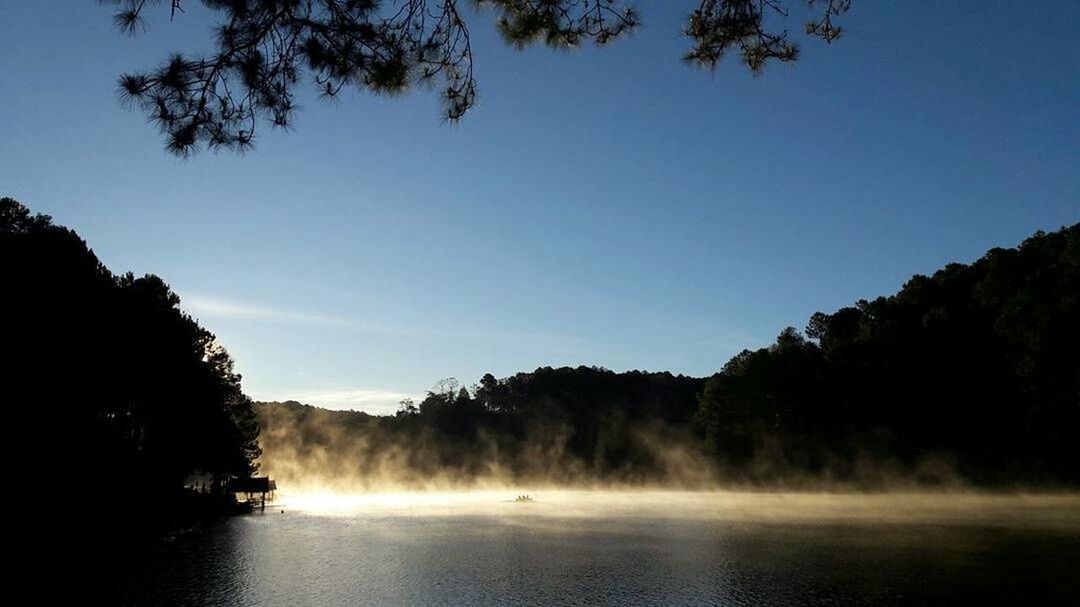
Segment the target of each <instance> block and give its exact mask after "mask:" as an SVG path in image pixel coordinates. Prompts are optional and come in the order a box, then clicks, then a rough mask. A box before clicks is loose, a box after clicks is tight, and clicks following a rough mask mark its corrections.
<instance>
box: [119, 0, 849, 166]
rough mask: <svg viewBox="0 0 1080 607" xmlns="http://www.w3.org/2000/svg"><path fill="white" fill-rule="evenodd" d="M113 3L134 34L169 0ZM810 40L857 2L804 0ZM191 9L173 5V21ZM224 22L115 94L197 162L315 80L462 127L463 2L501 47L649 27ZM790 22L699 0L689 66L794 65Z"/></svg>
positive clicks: (611, 17)
mask: <svg viewBox="0 0 1080 607" xmlns="http://www.w3.org/2000/svg"><path fill="white" fill-rule="evenodd" d="M98 1H99V2H101V3H102V4H108V5H113V6H115V7H116V12H115V14H114V16H113V20H114V22H115V24H116V25H117V27H118V28H119V29H120V30H121V31H123V32H125V33H128V34H136V33H138V32H140V31H144V30H145V29H146V27H147V25H146V24H147V21H146V18H145V13H146V11H147V9H148V8H150V7H153V6H156V5H161V4H162V3H161V1H160V0H98ZM806 1H807V5H808V7H809V9H810V11H811V14H812V18H811V19H810V20H809V21H808V22H807V23H806V24H805V28H804V30H805V33H806V34H808V35H809V36H811V37H817V38H820V39H822V40H824V41H825V42H829V43H831V42H833V41H835V40H836V39H837V38H839V37H840V34H841V31H842V30H841V28H840V27H839V26H837V25H836V24H834V22H833V19H834V18H836V17H838V16H840V15H842V14H844V13H845V12H847V11H848V9H849V8H850V7H851V0H806ZM188 4H189V3H187V2H184V1H183V0H170V2H169V9H170V11H171V17H172V18H178V17H179V16H180V14H181V13H183V12H184V11H185V7H186V6H187V5H188ZM202 4H203V5H204V6H205V8H206V9H208V10H211V11H214V12H216V13H218V14H220V15H221V18H220V20H219V24H218V25H217V27H216V28H215V30H214V37H215V44H216V50H215V51H214V52H213V53H212V54H209V55H206V56H193V55H187V54H183V53H179V52H177V53H173V54H172V55H171V56H170V57H169V58H168V59H167V60H165V61H164V62H162V63H161V64H160V65H158V66H157V67H156V68H153V69H150V70H146V71H142V72H132V73H128V74H124V75H123V76H121V77H120V78H119V92H120V95H121V97H122V99H124V100H125V101H126V102H127V103H129V104H131V105H132V106H134V107H136V108H138V109H139V110H141V111H142V112H144V113H145V114H146V115H147V116H148V117H149V118H150V119H151V121H152V122H153V123H154V124H156V125H157V126H158V128H159V129H160V130H161V132H162V134H163V135H164V136H165V139H166V148H167V149H168V150H169V151H170V152H172V153H174V154H177V155H181V156H187V155H190V154H192V153H194V152H196V151H197V150H199V149H200V148H202V147H206V148H211V149H214V148H227V149H232V150H238V151H243V150H246V149H249V148H250V147H251V146H252V145H253V144H254V141H255V134H256V131H257V130H258V127H259V123H260V122H262V121H267V122H269V123H270V124H271V125H272V126H273V127H277V128H287V127H289V126H290V125H291V124H292V121H293V117H294V114H295V112H296V109H297V103H296V89H297V87H298V86H299V85H300V82H301V80H302V79H305V77H308V78H310V79H311V80H312V81H313V83H314V86H315V87H316V88H317V90H318V92H319V94H320V96H322V97H324V98H334V97H336V96H337V95H338V94H339V93H340V92H341V90H342V89H343V88H345V87H346V86H352V87H356V88H358V89H360V90H366V91H370V92H372V93H376V94H388V95H396V94H402V93H405V92H406V91H408V90H409V89H410V88H411V87H413V86H415V85H437V86H438V90H439V94H440V96H441V97H442V102H443V113H444V115H445V117H446V118H447V119H448V120H451V121H455V120H458V119H460V118H461V117H462V116H464V115H465V113H466V112H468V111H469V109H470V108H472V106H473V105H474V103H475V101H476V90H477V84H476V78H475V77H474V70H473V51H472V45H471V42H470V40H471V36H470V31H469V26H468V23H467V22H466V19H465V18H464V17H463V16H462V8H463V6H462V5H464V4H471V5H474V6H475V7H476V8H478V9H480V10H490V11H493V12H495V13H496V15H497V17H496V26H497V28H498V30H499V32H500V33H501V34H502V36H503V38H504V40H505V41H506V42H507V43H508V44H510V45H512V46H514V47H516V48H519V49H520V48H524V47H527V46H529V45H532V44H535V43H541V42H542V43H544V44H546V45H548V46H552V47H561V48H566V47H575V46H579V45H581V44H582V43H585V42H592V43H594V44H596V45H597V46H603V45H605V44H608V43H609V42H612V41H613V40H616V39H618V38H620V37H622V36H623V35H624V34H626V33H627V32H630V31H632V30H633V29H635V28H636V27H638V26H639V25H640V24H641V19H640V17H639V15H638V11H637V9H636V8H634V7H633V6H632V5H631V3H628V2H625V1H623V0H397V1H394V2H379V1H378V0H202ZM788 16H789V8H788V3H787V2H785V0H700V1H699V2H698V5H697V7H696V8H695V9H693V11H692V12H691V13H690V14H689V16H688V17H687V20H686V23H685V25H684V26H683V29H682V33H683V35H685V36H686V37H688V38H690V40H691V47H690V49H689V50H688V51H687V52H686V54H685V55H684V59H685V61H687V62H688V63H691V64H695V65H699V66H703V67H707V68H715V67H716V65H718V64H719V63H720V61H721V60H722V59H723V58H724V57H725V56H726V55H727V54H729V53H730V52H737V53H739V55H740V57H741V59H742V61H743V63H744V64H745V65H746V66H747V67H748V68H749V69H750V70H751V71H753V72H754V73H760V72H761V71H762V69H763V68H764V67H765V65H766V64H767V63H769V62H770V61H781V62H790V61H794V60H795V59H796V58H797V57H798V50H799V49H798V46H797V44H796V43H795V42H793V41H792V40H791V38H790V37H789V35H788V31H787V30H786V29H778V28H777V27H776V26H777V25H778V24H776V23H773V21H775V20H782V19H783V18H786V17H788Z"/></svg>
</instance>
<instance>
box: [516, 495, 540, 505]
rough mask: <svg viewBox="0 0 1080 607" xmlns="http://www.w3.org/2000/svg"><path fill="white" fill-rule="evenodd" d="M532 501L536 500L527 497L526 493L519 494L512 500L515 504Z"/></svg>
mask: <svg viewBox="0 0 1080 607" xmlns="http://www.w3.org/2000/svg"><path fill="white" fill-rule="evenodd" d="M534 501H536V500H534V499H533V498H531V497H529V496H528V495H519V496H517V499H515V500H514V503H515V504H527V503H529V502H534Z"/></svg>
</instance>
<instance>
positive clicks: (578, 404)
mask: <svg viewBox="0 0 1080 607" xmlns="http://www.w3.org/2000/svg"><path fill="white" fill-rule="evenodd" d="M703 386H704V380H702V379H695V378H690V377H684V376H680V375H672V374H670V373H643V372H637V371H632V372H629V373H614V372H612V371H610V370H607V369H602V368H598V367H578V368H568V367H564V368H558V369H553V368H551V367H544V368H540V369H537V370H536V371H533V372H532V373H518V374H516V375H513V376H511V377H509V378H506V379H502V380H497V379H495V377H493V376H492V375H491V374H487V375H485V376H484V377H483V378H482V379H481V380H480V383H479V384H477V385H475V386H473V387H472V390H471V391H470V390H469V389H467V388H465V387H461V386H459V385H458V384H457V382H456V381H454V380H444V381H442V382H440V383H439V385H438V386H436V387H435V388H434V389H432V390H431V391H429V392H428V394H427V396H426V397H425V398H424V399H423V400H422V401H421V402H420V403H419V404H416V403H413V402H412V401H409V400H407V401H403V402H402V405H401V408H400V409H399V411H398V412H397V414H396V415H393V416H372V415H368V414H366V413H362V412H354V411H327V410H325V409H319V408H316V407H311V406H306V405H302V404H300V403H297V402H295V401H289V402H285V403H258V404H257V407H256V410H257V411H258V413H259V419H260V422H261V424H263V425H264V427H265V429H266V431H265V432H264V435H263V438H262V441H263V446H264V449H265V455H264V459H263V461H264V462H265V464H266V466H267V468H268V469H270V470H273V471H274V474H275V475H279V476H282V478H288V479H296V480H298V481H302V480H304V478H305V477H308V476H312V477H317V478H319V479H327V480H330V481H331V482H344V483H347V484H351V485H353V486H370V487H378V486H380V485H381V484H389V485H407V486H425V485H430V484H433V483H434V484H438V483H447V484H454V483H464V484H470V483H472V482H476V481H479V482H483V481H485V480H510V479H515V480H521V481H539V482H590V481H596V480H606V481H611V482H633V483H646V482H661V481H666V480H669V477H670V474H669V472H670V467H671V465H672V464H671V461H670V458H669V454H668V453H666V452H665V449H666V447H664V446H663V444H664V443H677V444H688V443H689V441H692V440H693V439H692V437H690V436H688V435H686V433H685V431H686V430H687V429H688V428H689V427H690V423H691V421H692V419H693V417H694V412H695V410H696V400H695V395H696V394H697V393H698V392H700V391H701V389H702V387H703Z"/></svg>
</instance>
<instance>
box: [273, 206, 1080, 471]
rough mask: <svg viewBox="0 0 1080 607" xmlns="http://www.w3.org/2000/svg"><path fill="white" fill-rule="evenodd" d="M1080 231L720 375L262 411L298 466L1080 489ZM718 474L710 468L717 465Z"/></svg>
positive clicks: (277, 451)
mask: <svg viewBox="0 0 1080 607" xmlns="http://www.w3.org/2000/svg"><path fill="white" fill-rule="evenodd" d="M1078 300H1080V225H1074V226H1071V227H1068V228H1063V229H1062V230H1060V231H1058V232H1054V233H1051V234H1044V233H1041V232H1040V233H1037V234H1035V235H1034V236H1032V237H1031V238H1029V239H1027V240H1026V241H1024V242H1023V243H1022V244H1021V245H1020V247H1019V248H1016V249H993V250H991V251H989V252H988V253H987V254H986V255H985V256H984V257H983V258H981V259H979V260H978V261H976V262H975V263H973V264H959V263H954V264H949V265H948V266H946V267H945V268H943V269H941V270H940V271H938V272H936V273H935V274H934V275H932V276H929V277H928V276H915V277H913V278H912V279H911V280H909V281H908V282H907V284H905V285H904V286H903V288H902V289H901V290H900V292H899V293H897V294H895V295H892V296H889V297H879V298H877V299H875V300H873V301H866V300H861V301H859V302H857V303H856V304H855V305H854V306H851V307H846V308H843V309H840V310H838V311H836V312H834V313H832V314H824V313H817V314H814V315H813V316H812V317H811V319H810V322H809V324H808V326H807V328H806V331H805V333H800V332H799V331H797V330H796V329H794V328H787V329H785V330H784V331H783V332H781V334H780V335H779V337H777V339H776V342H775V343H773V344H772V345H770V346H768V347H766V348H761V349H759V350H755V351H751V350H745V351H743V352H741V353H739V354H738V355H736V356H735V357H734V358H732V359H731V360H730V361H728V363H727V364H726V365H724V367H723V369H722V370H721V371H720V372H719V373H717V374H716V375H714V376H712V377H710V378H708V379H695V378H690V377H683V376H674V375H671V374H670V373H644V372H639V371H633V372H629V373H614V372H612V371H609V370H606V369H601V368H596V367H578V368H576V369H573V368H559V369H553V368H550V367H545V368H540V369H537V370H536V371H534V372H531V373H518V374H516V375H513V376H511V377H508V378H505V379H496V378H495V377H494V376H492V375H491V374H487V375H485V376H484V377H483V378H481V380H480V382H479V383H478V384H477V385H475V386H473V387H472V389H471V390H469V389H466V388H463V387H461V386H459V385H458V384H457V382H456V381H453V380H444V381H442V382H440V384H439V385H437V386H436V387H435V388H433V389H432V390H431V391H430V392H428V394H427V396H426V398H424V399H423V400H422V401H421V402H420V403H419V404H417V403H414V402H412V401H404V402H403V403H402V405H401V408H400V410H399V411H398V413H397V414H396V415H395V416H370V415H367V414H364V413H357V412H335V411H325V410H322V409H317V408H314V407H308V406H303V405H301V404H299V403H296V402H289V403H264V404H260V405H259V407H258V408H257V410H258V412H259V416H260V419H261V421H262V424H263V426H264V428H265V433H264V441H263V446H264V448H265V449H266V454H265V457H264V461H265V462H266V463H267V465H268V467H269V468H271V469H273V470H275V472H276V473H281V472H282V471H288V472H289V473H291V475H293V476H294V477H296V478H303V477H304V475H305V474H309V473H313V474H321V475H326V476H329V477H332V478H350V479H355V480H358V481H359V483H360V484H365V483H367V482H370V483H372V484H378V483H379V482H383V481H387V482H404V483H405V484H424V483H425V482H427V481H430V480H431V479H433V478H442V479H443V480H448V481H455V480H457V481H460V480H465V481H469V480H471V479H478V478H479V479H483V478H485V477H487V476H491V477H500V478H503V479H506V478H512V479H518V480H543V481H609V482H640V483H648V482H673V483H675V484H679V483H698V482H702V481H705V482H708V481H711V480H736V481H743V482H751V483H756V482H784V483H791V484H797V483H807V484H809V483H819V482H821V481H836V482H840V483H852V484H855V485H858V486H863V487H885V486H889V485H890V484H892V483H894V482H897V481H903V482H915V483H920V484H928V485H933V484H943V483H949V482H952V481H953V480H955V479H958V478H962V479H964V480H965V481H968V482H974V483H976V484H981V485H991V486H992V485H1001V484H1031V485H1045V484H1051V483H1067V484H1075V483H1078V482H1080V449H1077V445H1080V310H1078ZM702 468H710V469H711V470H713V471H714V472H715V474H710V473H708V472H707V471H705V470H702Z"/></svg>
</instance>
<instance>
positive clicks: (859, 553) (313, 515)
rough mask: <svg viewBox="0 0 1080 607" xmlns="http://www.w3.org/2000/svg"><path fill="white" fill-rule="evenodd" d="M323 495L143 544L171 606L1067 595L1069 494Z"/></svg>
mask: <svg viewBox="0 0 1080 607" xmlns="http://www.w3.org/2000/svg"><path fill="white" fill-rule="evenodd" d="M514 497H515V496H514V494H513V492H511V491H495V492H472V493H436V494H424V493H421V494H410V493H396V494H367V495H358V496H355V495H354V496H341V495H333V494H321V495H318V494H312V495H298V496H292V497H291V498H283V500H282V501H283V502H286V503H287V504H293V505H292V506H290V505H286V506H285V512H284V513H282V512H280V511H279V510H273V511H270V510H268V511H267V512H266V513H265V514H262V515H254V516H249V517H241V518H233V519H229V520H225V521H222V522H221V523H219V524H217V525H214V526H212V527H210V528H207V529H205V530H202V531H200V532H197V533H190V534H185V535H181V536H179V537H177V538H176V539H175V540H173V541H172V542H170V543H169V544H168V545H167V546H165V547H164V548H162V549H161V550H160V551H159V552H157V553H156V554H155V555H154V557H153V559H152V561H151V562H150V563H148V564H147V565H146V566H145V567H146V569H145V570H144V576H143V577H142V578H141V579H142V580H144V583H143V584H142V585H138V586H136V587H135V588H134V589H133V590H132V592H133V593H134V595H135V596H137V597H139V598H140V599H141V600H145V601H147V602H154V603H159V604H177V605H302V604H349V605H505V604H520V605H556V604H559V605H566V604H572V605H661V604H662V605H682V604H698V605H822V604H857V605H947V604H957V602H958V601H959V602H962V603H964V604H979V603H985V604H989V603H990V602H995V603H996V604H1001V601H1005V602H1006V604H1009V603H1011V604H1016V605H1031V604H1062V605H1065V604H1075V602H1076V601H1077V600H1078V599H1080V589H1078V587H1077V585H1076V584H1075V582H1074V577H1075V572H1076V571H1077V570H1080V498H1078V497H1076V496H1030V495H1027V496H985V495H952V496H942V495H928V494H921V495H851V494H782V493H758V494H748V493H723V492H719V493H715V492H709V493H682V492H673V493H668V492H551V493H538V494H536V495H535V496H534V497H535V500H536V501H535V502H532V503H513V502H509V501H506V500H507V499H513V498H514Z"/></svg>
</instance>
